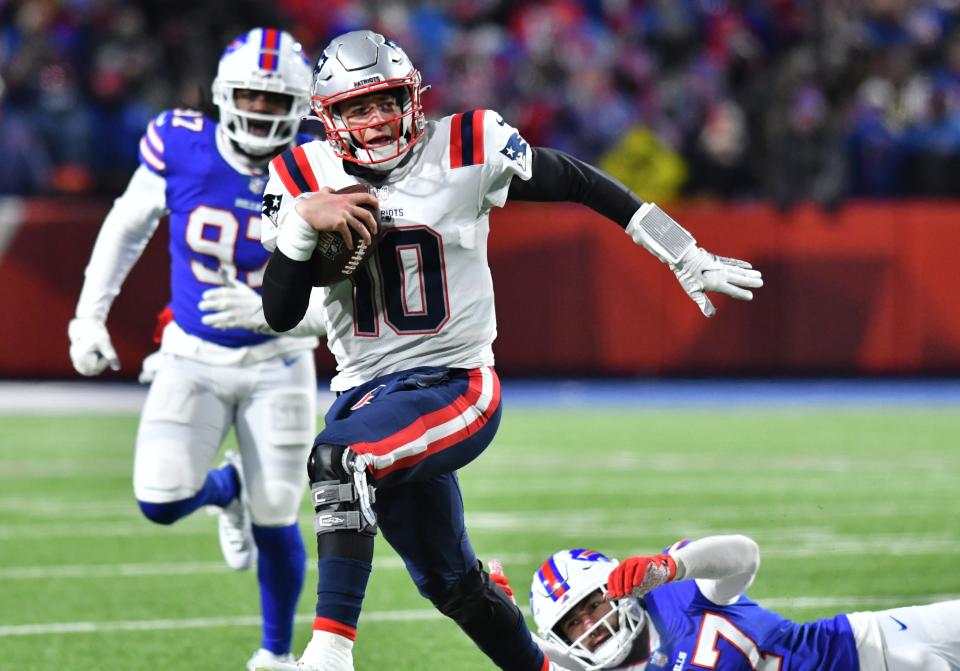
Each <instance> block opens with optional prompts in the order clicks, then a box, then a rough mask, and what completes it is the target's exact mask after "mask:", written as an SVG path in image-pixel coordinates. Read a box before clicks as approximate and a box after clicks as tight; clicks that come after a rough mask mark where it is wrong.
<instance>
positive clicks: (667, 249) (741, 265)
mask: <svg viewBox="0 0 960 671" xmlns="http://www.w3.org/2000/svg"><path fill="white" fill-rule="evenodd" d="M626 232H627V235H629V236H630V237H631V238H633V241H634V242H636V243H637V244H638V245H642V246H643V247H645V248H646V249H647V251H649V252H650V253H651V254H653V255H654V256H656V257H657V258H658V259H660V260H661V261H663V262H664V263H666V264H667V266H669V267H670V270H672V271H673V273H674V275H676V276H677V279H678V280H679V281H680V286H682V287H683V290H684V291H686V292H687V295H688V296H690V298H691V299H692V300H693V302H694V303H696V304H697V306H698V307H699V308H700V311H701V312H702V313H703V314H704V315H705V316H707V317H712V316H713V315H714V314H715V313H716V311H717V310H716V308H714V307H713V303H711V302H710V299H709V298H707V296H706V294H705V293H704V292H706V291H716V292H717V293H721V294H726V295H727V296H731V297H732V298H736V299H738V300H741V301H749V300H753V292H751V291H750V289H758V288H759V287H762V286H763V277H762V276H761V275H760V271H758V270H754V269H753V266H751V265H750V264H749V263H747V262H746V261H740V260H738V259H731V258H728V257H726V256H717V255H715V254H711V253H710V252H708V251H707V250H705V249H704V248H703V247H698V246H697V241H696V239H694V237H693V236H692V235H690V232H689V231H688V230H687V229H685V228H684V227H683V226H681V225H680V224H678V223H677V222H676V221H674V220H673V218H672V217H671V216H670V215H669V214H667V213H666V212H664V211H663V210H661V209H660V208H659V207H657V206H656V204H654V203H644V204H643V205H642V206H641V207H640V209H638V210H637V211H636V212H635V213H634V215H633V217H632V218H631V219H630V223H629V224H627V228H626Z"/></svg>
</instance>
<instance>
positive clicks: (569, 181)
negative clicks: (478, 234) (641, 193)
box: [507, 147, 643, 228]
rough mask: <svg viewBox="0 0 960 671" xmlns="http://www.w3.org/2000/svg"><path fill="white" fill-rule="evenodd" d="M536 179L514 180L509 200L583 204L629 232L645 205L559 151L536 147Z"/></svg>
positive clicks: (533, 177) (598, 171)
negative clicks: (638, 211) (628, 226)
mask: <svg viewBox="0 0 960 671" xmlns="http://www.w3.org/2000/svg"><path fill="white" fill-rule="evenodd" d="M531 151H532V154H533V163H532V168H533V176H532V177H531V178H530V179H528V180H526V181H524V180H523V179H521V178H519V177H514V178H513V180H512V181H511V182H510V191H509V193H508V195H507V199H508V200H527V201H536V202H545V201H551V202H552V201H570V202H573V203H582V204H583V205H586V206H587V207H589V208H590V209H591V210H594V211H595V212H599V213H600V214H602V215H603V216H605V217H606V218H607V219H610V220H611V221H615V222H616V223H617V224H619V225H620V227H621V228H626V227H627V224H629V223H630V217H632V216H633V214H634V212H636V211H637V210H638V209H639V208H640V206H641V205H643V201H642V200H640V199H639V198H637V196H636V195H634V193H633V192H632V191H630V189H628V188H627V187H625V186H624V185H623V184H621V183H620V182H618V181H617V180H615V179H614V178H613V177H611V176H610V175H608V174H606V173H605V172H603V171H601V170H598V169H597V168H594V167H593V166H592V165H590V164H589V163H584V162H583V161H581V160H580V159H578V158H575V157H573V156H571V155H570V154H566V153H564V152H562V151H558V150H556V149H549V148H547V147H533V149H532V150H531Z"/></svg>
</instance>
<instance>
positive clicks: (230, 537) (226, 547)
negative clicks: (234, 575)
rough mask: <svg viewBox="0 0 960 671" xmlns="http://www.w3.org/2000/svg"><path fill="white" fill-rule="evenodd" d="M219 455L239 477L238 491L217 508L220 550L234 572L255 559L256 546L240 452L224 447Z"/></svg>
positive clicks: (242, 569)
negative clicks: (225, 503) (229, 500)
mask: <svg viewBox="0 0 960 671" xmlns="http://www.w3.org/2000/svg"><path fill="white" fill-rule="evenodd" d="M223 456H224V459H225V461H226V463H227V464H229V465H231V466H233V467H234V468H235V469H236V471H237V476H238V477H239V479H240V493H239V495H238V496H237V498H235V499H234V500H233V501H231V502H230V503H228V504H227V505H226V506H225V507H223V508H220V512H219V515H218V517H219V521H218V527H219V531H220V549H221V550H222V551H223V559H224V560H225V561H226V562H227V566H229V567H230V568H232V569H233V570H234V571H246V570H248V569H249V568H250V567H251V566H253V565H254V563H256V561H257V545H256V543H254V542H253V529H252V528H251V527H250V509H249V507H248V506H247V494H246V487H247V485H246V482H245V481H244V479H243V467H242V465H241V463H240V455H239V454H237V453H236V452H234V451H233V450H227V452H226V453H224V455H223Z"/></svg>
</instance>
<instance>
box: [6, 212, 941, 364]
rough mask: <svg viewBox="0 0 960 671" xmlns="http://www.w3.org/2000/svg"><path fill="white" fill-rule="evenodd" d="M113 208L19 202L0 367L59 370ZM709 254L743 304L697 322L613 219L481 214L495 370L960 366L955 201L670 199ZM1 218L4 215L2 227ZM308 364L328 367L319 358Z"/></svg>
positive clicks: (122, 344)
mask: <svg viewBox="0 0 960 671" xmlns="http://www.w3.org/2000/svg"><path fill="white" fill-rule="evenodd" d="M108 207H109V203H101V202H95V203H91V202H72V201H65V200H57V201H51V200H37V201H28V202H26V203H25V206H24V208H23V221H22V222H21V224H20V226H19V228H18V229H17V232H16V234H15V237H14V238H13V241H12V243H11V244H10V245H9V246H8V248H7V249H6V251H5V253H4V255H3V256H2V258H0V301H2V303H0V304H2V305H4V306H5V308H6V319H5V320H4V321H5V323H4V325H3V326H2V328H0V376H3V377H72V376H73V375H74V373H73V371H72V369H71V367H70V364H69V359H68V356H67V338H66V324H67V321H68V320H69V319H70V317H71V314H72V311H73V307H74V304H75V302H76V298H77V295H78V293H79V290H80V285H81V282H82V274H83V268H84V266H85V264H86V261H87V259H88V257H89V252H90V249H91V246H92V244H93V240H94V238H95V237H96V232H97V230H98V228H99V224H100V221H101V218H102V217H103V215H104V214H105V212H106V210H107V208H108ZM670 211H671V213H672V214H673V215H674V216H675V217H676V218H677V219H678V220H679V221H681V222H683V223H684V225H686V226H687V227H688V228H689V229H690V230H691V231H692V232H693V233H694V234H695V235H696V236H697V238H698V240H699V241H700V243H701V244H702V245H704V246H705V247H707V248H708V249H710V250H712V251H716V252H718V253H722V254H727V255H730V256H739V257H741V258H746V259H749V260H750V261H752V262H753V263H754V265H756V266H757V267H758V268H760V269H761V270H763V273H764V277H765V281H766V286H765V287H764V288H763V289H762V290H760V291H759V292H758V294H757V298H756V300H755V301H754V302H753V303H752V304H746V303H739V302H737V301H733V300H731V299H728V298H725V297H719V298H715V303H716V305H717V307H718V314H717V316H716V317H714V318H713V319H710V320H708V319H705V318H703V317H702V316H701V315H700V312H699V311H698V310H697V308H696V306H695V305H694V304H693V303H692V302H690V301H689V299H688V298H687V297H686V296H685V295H684V294H683V292H682V290H681V289H680V287H679V285H678V284H677V282H676V280H675V279H674V277H673V274H672V273H671V272H670V271H669V270H668V269H667V268H666V267H664V266H663V265H662V264H660V263H659V262H658V261H657V260H656V259H654V258H653V257H651V256H650V255H649V254H647V252H646V251H644V250H643V249H641V248H639V247H637V246H636V245H634V244H633V243H632V242H631V241H630V240H629V238H627V237H626V236H625V235H624V233H623V232H622V231H621V230H620V229H619V228H618V227H616V226H615V225H613V224H610V223H609V222H606V221H604V220H603V219H602V218H600V217H599V216H597V215H595V214H593V213H592V212H590V211H589V210H586V209H584V208H581V207H578V206H572V205H539V204H537V205H534V204H511V205H510V206H508V207H507V208H506V209H505V210H503V211H497V212H495V213H494V215H493V218H492V233H491V237H490V265H491V267H492V269H493V276H494V283H495V286H496V291H497V311H498V318H499V337H498V339H497V342H496V343H495V351H496V354H497V365H498V368H499V369H500V371H501V372H502V373H505V374H509V375H527V374H530V375H573V374H589V375H633V374H656V375H671V374H694V375H713V374H764V375H767V374H773V375H777V374H802V375H806V374H822V373H829V374H861V373H866V374H877V373H892V374H957V373H960V299H958V298H957V297H956V289H955V285H956V283H957V280H956V277H957V275H958V271H957V270H956V268H955V261H954V258H955V254H956V252H955V250H957V249H960V203H949V202H946V203H940V202H922V203H918V202H875V203H857V204H852V205H848V206H846V207H845V208H843V209H841V210H839V211H837V212H833V213H824V212H822V211H820V210H818V209H816V208H814V207H804V208H800V209H798V210H796V211H794V212H793V213H790V214H783V213H780V212H778V211H777V210H775V209H774V208H772V207H770V206H768V205H765V204H744V205H736V204H724V205H720V204H715V203H714V204H711V203H703V204H699V203H690V204H682V205H676V206H673V207H671V208H670ZM8 225H9V224H8ZM167 272H168V258H167V252H166V235H165V233H164V229H163V228H162V227H161V230H160V232H158V234H157V236H156V237H155V239H154V240H153V241H152V242H151V243H150V245H149V246H148V248H147V251H146V252H145V254H144V257H143V258H142V259H141V261H140V263H138V264H137V266H136V267H135V268H134V270H133V272H132V273H131V276H130V278H129V279H128V280H127V283H126V284H125V286H124V289H123V291H122V292H121V294H120V297H119V298H118V299H117V301H116V303H115V305H114V308H113V310H112V311H111V314H110V321H109V326H110V330H111V333H112V335H113V338H114V343H115V345H116V346H117V349H118V351H119V354H120V357H121V360H122V361H123V364H124V369H123V370H122V371H121V373H120V374H112V373H111V374H108V375H107V376H105V377H109V376H128V377H129V376H133V375H135V374H136V372H137V371H138V369H139V362H140V360H141V359H142V358H143V356H144V355H146V354H147V353H149V352H150V351H151V350H152V349H153V347H154V346H153V344H152V342H151V341H150V335H151V333H152V329H153V321H154V315H155V314H156V312H157V311H158V310H160V309H161V308H162V307H163V305H164V304H165V302H166V300H167V297H168V288H167V279H166V275H167ZM318 363H319V365H320V368H321V374H323V375H330V374H332V371H333V361H332V358H331V357H330V355H329V353H327V352H326V351H325V350H323V351H321V352H319V353H318Z"/></svg>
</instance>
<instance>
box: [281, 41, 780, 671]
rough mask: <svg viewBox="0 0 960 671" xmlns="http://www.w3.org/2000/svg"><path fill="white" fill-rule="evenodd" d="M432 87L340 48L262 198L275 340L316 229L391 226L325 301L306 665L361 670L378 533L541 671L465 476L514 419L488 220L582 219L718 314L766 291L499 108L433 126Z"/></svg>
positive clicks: (305, 296) (479, 628)
mask: <svg viewBox="0 0 960 671" xmlns="http://www.w3.org/2000/svg"><path fill="white" fill-rule="evenodd" d="M421 90H422V89H421V82H420V73H419V72H418V71H417V70H416V69H415V68H414V67H413V65H412V64H411V62H410V60H409V59H408V58H407V56H406V54H405V53H404V52H403V51H402V50H401V49H400V47H399V46H397V45H396V44H395V43H394V42H392V41H390V40H388V39H386V38H384V37H383V36H382V35H379V34H377V33H373V32H370V31H358V32H353V33H348V34H345V35H342V36H340V37H337V38H335V39H334V40H333V41H332V42H331V44H330V45H329V46H328V47H327V48H326V50H325V51H324V52H323V55H322V56H321V58H320V60H319V63H318V65H317V68H316V70H315V73H314V87H313V108H314V111H315V112H316V113H317V115H318V116H319V117H320V118H321V119H322V120H323V122H324V125H325V127H326V132H327V141H326V142H311V143H309V144H306V145H304V146H302V147H298V148H296V149H294V150H292V151H290V152H286V153H284V154H283V155H281V156H280V157H278V158H277V159H275V160H274V161H273V162H272V163H271V167H270V182H269V184H268V185H267V187H266V189H265V192H264V213H265V220H264V229H263V233H264V244H265V245H268V246H270V247H271V248H273V247H274V246H275V247H276V252H275V253H274V255H273V257H272V258H271V260H270V263H269V264H268V266H267V272H266V276H265V278H264V291H263V305H264V313H265V315H266V318H267V321H268V323H270V325H271V326H272V327H274V328H276V329H277V330H281V331H282V330H284V329H287V328H291V327H293V326H295V325H296V324H298V323H299V322H300V319H301V317H302V316H303V314H304V311H305V310H306V309H307V305H308V301H309V296H310V292H311V282H312V279H313V272H314V267H315V263H316V261H315V260H312V259H313V258H314V255H315V252H316V251H317V249H318V238H319V235H320V234H321V232H323V233H324V234H328V233H330V232H335V233H340V234H341V235H342V236H343V241H344V242H345V244H346V245H347V246H348V247H351V248H352V245H353V242H352V238H353V237H354V236H357V238H358V241H359V240H362V241H363V242H364V243H365V244H370V243H372V241H373V235H374V234H378V231H377V230H376V229H377V225H376V221H375V220H374V218H373V216H372V215H371V213H370V212H368V211H367V210H366V209H364V206H371V207H379V210H380V213H381V220H382V224H383V226H382V228H383V230H382V231H380V232H379V234H378V242H377V247H376V259H375V260H374V262H370V263H367V264H366V265H364V266H362V267H360V268H359V269H358V270H357V272H356V273H355V274H354V276H353V277H352V280H351V281H350V282H345V281H344V282H340V283H337V284H333V285H332V286H330V287H328V288H327V289H326V290H325V292H326V300H325V311H326V320H325V323H326V326H327V338H328V344H329V347H330V349H331V351H332V352H333V353H334V355H335V356H336V358H337V364H338V371H339V372H338V374H337V376H336V377H335V378H334V379H333V382H332V389H333V390H334V391H336V392H338V393H339V394H340V395H339V398H338V399H337V401H336V402H335V403H334V404H333V406H332V407H331V408H330V410H329V412H328V413H327V415H326V425H325V428H324V430H323V432H322V433H320V435H319V436H317V439H316V441H315V443H314V447H313V451H312V453H311V455H310V461H309V472H310V480H311V483H312V485H311V486H312V492H313V500H314V509H315V510H316V520H315V525H314V526H315V530H316V532H317V553H318V557H319V560H318V568H319V578H318V587H317V608H316V618H315V620H314V625H313V638H312V640H311V641H310V643H309V644H308V646H307V649H306V650H305V652H304V653H303V656H302V658H301V659H300V662H299V668H300V669H302V670H311V671H312V670H317V669H322V671H350V670H352V669H353V643H354V639H355V637H356V633H357V629H356V627H357V622H358V619H359V616H360V610H361V606H362V603H363V598H364V594H365V590H366V586H367V581H368V578H369V575H370V571H371V560H372V557H373V543H374V536H375V535H376V533H377V530H378V528H379V529H380V530H381V531H382V532H383V535H384V537H385V538H386V539H387V541H388V542H389V543H390V544H391V545H392V546H393V548H394V549H395V550H396V551H397V553H398V554H399V555H400V556H401V557H402V558H403V560H404V563H405V565H406V567H407V569H408V571H409V573H410V575H411V577H412V578H413V580H414V582H415V583H416V585H417V588H418V589H419V591H420V593H421V594H422V595H423V596H424V597H426V598H428V599H430V601H431V602H433V604H434V605H435V606H436V607H437V608H438V609H439V610H440V611H441V612H442V613H444V614H445V615H447V616H449V617H450V618H452V619H453V620H454V621H455V622H456V623H457V624H458V625H459V626H460V627H461V628H462V629H463V631H464V632H465V633H466V634H467V635H468V636H470V638H472V639H473V640H474V641H475V642H476V644H477V645H478V646H479V648H480V649H481V650H482V651H483V652H484V653H485V654H486V655H487V656H488V657H489V658H490V659H491V660H492V661H493V663H494V664H495V665H496V666H498V667H500V668H501V669H507V670H508V671H542V670H543V669H547V668H548V667H549V666H550V662H549V660H548V659H547V658H546V657H545V656H544V655H543V653H542V652H541V651H540V649H539V648H538V647H537V646H536V644H535V643H534V642H533V640H532V638H531V636H530V632H529V631H528V630H527V627H526V625H525V623H524V620H523V616H522V614H521V613H520V611H519V610H518V609H517V607H516V605H515V604H513V603H511V602H510V601H509V600H507V599H505V598H504V597H503V594H502V593H501V592H500V591H499V590H497V589H495V588H494V586H493V585H492V584H491V583H490V579H489V576H488V575H487V574H486V572H484V571H483V568H482V565H481V564H480V563H479V562H478V561H477V557H476V555H475V553H474V551H473V549H472V547H471V545H470V541H469V540H468V537H467V532H466V529H465V528H464V512H463V506H462V500H461V497H460V490H459V484H458V482H457V477H456V471H457V469H459V468H461V467H463V466H465V465H467V464H468V463H470V462H471V461H472V460H473V459H475V458H476V457H477V456H479V454H480V453H481V452H482V451H483V450H484V449H485V448H486V447H487V445H488V444H489V443H490V441H491V440H492V439H493V436H494V434H495V432H496V430H497V426H498V425H499V421H500V414H501V408H502V406H501V404H500V393H499V381H498V379H497V375H496V373H495V372H494V369H493V363H494V360H493V350H492V343H493V339H494V337H495V335H496V318H495V315H494V301H493V285H492V281H491V277H490V269H489V267H488V265H487V252H486V243H487V236H488V233H489V213H490V210H491V209H493V208H494V207H500V206H502V205H503V204H504V203H505V202H506V200H507V199H517V200H532V201H574V202H580V203H583V204H585V205H587V206H588V207H591V208H592V209H594V210H596V211H597V212H599V213H601V214H603V215H605V216H606V217H607V218H609V219H611V220H613V221H614V222H616V223H617V224H619V225H620V226H622V227H624V228H625V229H626V231H627V232H628V233H629V234H630V236H631V237H632V238H633V239H634V240H635V241H636V242H638V243H640V244H642V245H644V246H645V247H646V248H647V249H648V250H650V251H651V252H652V253H653V254H655V255H656V256H657V257H658V258H659V259H661V260H662V261H664V262H666V263H668V264H669V265H670V268H671V269H672V270H673V271H674V272H675V273H676V275H677V277H678V278H679V280H680V282H681V284H682V285H683V288H684V290H685V291H686V292H687V293H688V294H689V295H690V297H691V298H692V299H693V300H694V301H696V303H697V304H698V305H699V307H700V309H701V310H702V311H703V313H704V314H706V315H707V316H710V315H711V314H713V306H712V304H711V303H710V301H709V300H708V299H707V297H706V295H705V293H704V292H706V291H717V292H721V293H725V294H727V295H730V296H733V297H734V298H739V299H744V300H750V299H751V298H752V294H751V292H750V291H749V289H750V288H755V287H759V286H761V285H762V281H761V278H760V273H759V272H757V271H755V270H751V269H750V268H749V264H746V263H743V262H740V261H734V260H731V259H723V258H720V257H716V256H714V255H713V254H710V253H708V252H706V251H705V250H703V249H702V248H700V247H698V246H697V245H696V244H695V241H694V239H693V237H692V236H691V235H690V234H689V233H687V231H685V230H684V229H683V228H681V227H680V226H679V225H678V224H677V223H676V222H674V221H673V220H672V219H670V217H669V216H667V215H666V214H665V213H664V212H663V211H662V210H660V209H659V208H658V207H656V206H655V205H652V204H644V203H643V202H642V201H640V200H639V199H638V198H637V197H636V196H634V195H633V194H632V193H630V191H629V190H627V189H626V188H624V187H623V186H622V185H621V184H620V183H618V182H616V181H615V180H613V179H611V178H610V177H608V176H607V175H605V174H603V173H601V172H599V171H598V170H596V169H594V168H592V167H591V166H589V165H587V164H585V163H582V162H581V161H578V160H577V159H575V158H573V157H571V156H568V155H566V154H564V153H562V152H558V151H553V150H550V149H543V148H533V149H531V148H530V147H529V145H528V144H527V143H526V142H525V141H524V140H523V138H522V137H521V136H520V133H519V132H518V131H517V130H516V129H514V128H513V127H511V126H510V125H509V124H508V123H507V122H506V121H505V120H504V119H503V118H502V117H501V116H500V115H499V114H497V113H496V112H494V111H491V110H473V111H470V112H466V113H462V114H454V115H452V116H448V117H445V118H443V119H441V120H439V121H430V122H428V121H426V119H425V118H424V114H423V109H422V107H421V104H420V94H421ZM358 183H363V184H369V185H372V186H374V187H376V190H377V191H376V192H377V195H378V198H374V197H373V196H372V195H370V194H367V193H363V194H337V193H334V192H333V191H334V190H339V189H342V188H345V187H347V186H350V185H355V184H358ZM324 240H325V245H326V243H327V242H329V236H328V235H325V238H324ZM358 245H359V242H358ZM326 249H329V247H328V246H325V247H323V248H322V250H326ZM322 250H321V253H323V252H322ZM318 256H319V255H318ZM374 487H375V494H374ZM265 668H267V667H265ZM273 668H281V667H279V666H277V667H273Z"/></svg>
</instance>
